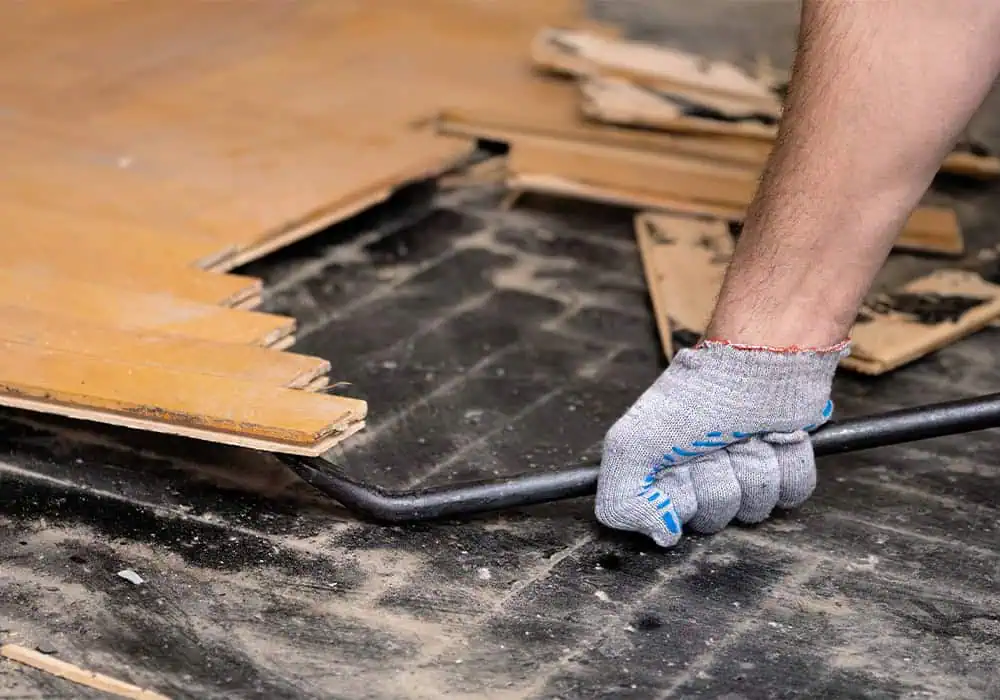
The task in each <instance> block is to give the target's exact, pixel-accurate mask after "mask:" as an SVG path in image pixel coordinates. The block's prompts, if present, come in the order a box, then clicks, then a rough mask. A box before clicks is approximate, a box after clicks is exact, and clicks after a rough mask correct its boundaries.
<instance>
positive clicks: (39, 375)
mask: <svg viewBox="0 0 1000 700" xmlns="http://www.w3.org/2000/svg"><path fill="white" fill-rule="evenodd" d="M0 357H3V362H0V405H8V406H14V407H25V406H26V405H27V404H26V403H25V402H29V403H30V404H31V407H32V408H33V410H41V411H45V412H48V413H54V414H58V415H67V416H70V417H75V418H83V419H85V420H95V421H99V422H104V423H110V424H114V425H124V426H125V427H142V428H143V429H147V430H154V431H157V432H165V433H171V434H176V435H184V436H187V437H195V438H201V439H211V440H213V441H216V442H223V443H227V444H236V445H243V446H252V447H254V448H255V449H269V450H273V451H285V452H296V453H305V454H312V453H315V452H316V450H317V449H319V448H320V446H323V445H329V444H330V440H336V439H338V438H339V437H340V436H342V435H343V434H344V433H346V432H348V431H350V430H352V429H355V428H356V427H357V426H358V425H359V424H361V423H363V421H364V418H365V415H366V413H367V404H366V403H365V402H364V401H360V400H357V399H349V398H344V397H340V396H332V395H327V394H322V393H313V392H307V391H299V390H296V389H284V388H278V387H273V386H267V385H263V384H260V383H256V382H246V381H241V380H237V379H232V378H230V377H219V376H210V375H206V374H198V373H194V374H192V373H188V372H181V371H178V370H171V369H166V368H163V367H152V366H149V365H133V364H128V363H124V362H115V361H113V360H108V359H101V358H94V357H87V356H83V355H78V354H75V353H71V352H63V351H58V350H46V349H40V348H37V347H33V346H29V345H23V344H19V343H8V342H4V343H0Z"/></svg>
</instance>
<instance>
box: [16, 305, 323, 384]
mask: <svg viewBox="0 0 1000 700" xmlns="http://www.w3.org/2000/svg"><path fill="white" fill-rule="evenodd" d="M0 340H2V341H7V342H10V343H19V344H22V345H30V346H34V347H36V348H41V349H47V350H58V351H63V352H72V353H75V354H78V355H83V356H86V357H93V358H113V359H114V360H115V361H117V362H124V363H128V364H134V365H148V366H151V367H161V368H164V369H170V370H178V371H183V372H190V373H193V374H207V375H212V376H218V377H230V378H232V379H240V380H243V381H247V382H255V383H259V384H263V385H266V386H276V387H286V388H289V389H307V390H315V389H318V388H320V387H321V386H324V385H325V383H326V381H327V380H328V379H327V377H326V376H325V375H326V374H327V372H329V371H330V363H329V362H328V361H327V360H324V359H322V358H319V357H311V356H308V355H300V354H296V353H290V352H279V351H277V350H273V349H270V348H262V347H257V346H254V345H239V344H236V343H215V342H209V341H206V340H199V339H196V338H190V337H186V336H182V335H171V334H166V333H155V332H149V331H140V330H134V329H132V330H123V329H121V328H114V327H111V326H102V325H100V324H96V323H91V322H88V321H84V320H80V319H74V318H67V317H65V316H56V315H52V314H49V313H41V312H38V311H33V310H27V309H21V308H17V307H14V306H8V305H4V304H3V302H0ZM320 380H322V384H320V383H318V382H320Z"/></svg>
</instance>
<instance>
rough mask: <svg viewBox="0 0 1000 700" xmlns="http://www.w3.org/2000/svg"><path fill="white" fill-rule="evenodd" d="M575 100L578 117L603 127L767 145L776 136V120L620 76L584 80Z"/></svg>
mask: <svg viewBox="0 0 1000 700" xmlns="http://www.w3.org/2000/svg"><path fill="white" fill-rule="evenodd" d="M580 100H581V101H580V108H581V110H582V112H583V114H584V116H586V117H587V118H589V119H594V120H597V121H600V122H607V123H609V124H617V125H622V126H630V127H641V128H646V129H663V130H666V131H673V132H680V133H685V132H688V133H696V134H706V135H716V136H738V137H741V138H752V139H756V140H760V141H768V142H770V141H773V140H774V139H775V137H776V136H777V123H778V122H777V119H774V118H771V117H769V116H768V115H766V114H762V113H760V112H756V111H754V110H753V109H751V108H748V107H747V106H746V105H743V104H741V103H739V102H737V101H734V100H730V99H727V98H725V97H710V98H704V99H700V100H697V101H695V100H694V99H692V98H690V97H689V96H687V95H684V94H681V93H678V92H670V91H668V90H665V89H662V88H655V87H645V86H640V85H636V84H634V83H630V82H628V81H626V80H622V79H620V78H587V79H585V80H582V81H581V82H580Z"/></svg>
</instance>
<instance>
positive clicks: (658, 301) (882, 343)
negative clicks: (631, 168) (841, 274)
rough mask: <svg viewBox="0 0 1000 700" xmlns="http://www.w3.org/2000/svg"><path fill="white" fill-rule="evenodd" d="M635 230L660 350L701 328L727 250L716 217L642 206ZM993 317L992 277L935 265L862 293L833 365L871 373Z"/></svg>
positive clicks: (998, 292)
mask: <svg viewBox="0 0 1000 700" xmlns="http://www.w3.org/2000/svg"><path fill="white" fill-rule="evenodd" d="M635 234H636V239H637V241H638V245H639V251H640V255H641V256H642V262H643V269H644V272H645V275H646V280H647V284H648V285H649V293H650V298H651V301H652V305H653V311H654V314H655V316H656V324H657V328H658V330H659V333H660V340H661V344H662V345H663V349H664V353H665V354H666V356H667V358H668V359H669V358H671V357H673V354H674V352H675V349H676V348H677V347H684V346H690V345H692V344H694V343H695V342H697V340H698V338H699V337H700V336H701V335H702V334H703V333H704V331H705V327H706V324H707V323H708V320H709V317H710V316H711V313H712V309H713V307H714V305H715V300H716V298H717V296H718V293H719V289H720V288H721V285H722V280H723V277H724V275H725V270H726V266H727V265H728V264H729V260H730V259H731V257H732V253H733V245H734V243H733V232H732V230H731V229H730V227H729V226H728V225H727V224H726V223H725V222H722V221H711V220H704V219H693V218H690V217H684V216H678V215H665V214H652V213H643V214H639V215H638V216H636V218H635ZM998 318H1000V285H996V284H993V283H991V282H989V281H987V280H986V279H984V278H983V277H982V276H981V275H979V274H978V273H976V272H974V271H970V270H960V269H940V270H936V271H935V272H933V273H931V274H929V275H926V276H924V277H920V278H918V279H916V280H913V281H911V282H909V283H907V284H904V285H902V286H901V287H899V288H898V289H896V290H895V291H892V292H889V293H885V294H881V295H878V296H876V297H875V298H873V299H871V300H869V301H868V302H867V303H866V304H865V306H864V308H863V310H862V312H861V313H860V314H859V315H858V320H857V322H856V323H855V325H854V327H853V329H852V330H851V341H852V349H851V355H850V356H849V357H847V358H845V359H844V360H843V361H842V362H841V366H842V367H844V368H846V369H850V370H853V371H856V372H860V373H863V374H868V375H879V374H884V373H886V372H890V371H892V370H895V369H897V368H899V367H902V366H904V365H906V364H908V363H910V362H913V361H914V360H917V359H920V358H921V357H924V356H926V355H928V354H930V353H932V352H934V351H936V350H940V349H941V348H943V347H945V346H946V345H948V344H950V343H954V342H956V341H958V340H961V339H962V338H965V337H967V336H969V335H972V334H973V333H976V332H977V331H980V330H982V329H983V328H986V327H988V326H990V325H991V324H992V323H993V322H995V321H996V320H997V319H998Z"/></svg>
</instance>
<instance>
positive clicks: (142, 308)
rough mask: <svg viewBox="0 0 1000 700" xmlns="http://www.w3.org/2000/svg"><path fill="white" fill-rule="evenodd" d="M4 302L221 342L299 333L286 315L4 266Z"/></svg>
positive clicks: (279, 340)
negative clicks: (202, 302)
mask: <svg viewBox="0 0 1000 700" xmlns="http://www.w3.org/2000/svg"><path fill="white" fill-rule="evenodd" d="M0 299H2V300H3V303H4V304H6V305H8V306H16V307H19V308H22V309H26V310H30V311H36V312H40V313H46V314H50V315H52V316H56V317H66V318H69V319H71V320H75V321H83V322H87V323H96V324H99V325H105V326H111V327H115V328H121V329H125V330H140V331H153V332H157V333H169V334H176V335H184V336H189V337H192V338H197V339H200V340H209V341H214V342H220V343H239V344H244V345H261V346H265V347H281V346H283V345H284V344H287V343H288V341H290V340H291V339H292V338H293V335H292V334H293V332H294V330H295V319H292V318H287V317H284V316H277V315H274V314H266V313H261V312H257V311H244V310H242V309H227V308H222V307H219V306H215V305H210V304H200V303H197V302H191V301H186V300H183V299H176V298H173V297H169V296H166V295H162V294H151V293H143V292H136V291H130V290H124V289H119V288H115V287H112V286H105V285H102V284H95V283H91V282H84V281H80V280H70V279H65V278H62V277H58V276H55V275H45V274H33V273H25V272H24V271H14V270H8V269H3V268H2V267H0Z"/></svg>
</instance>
